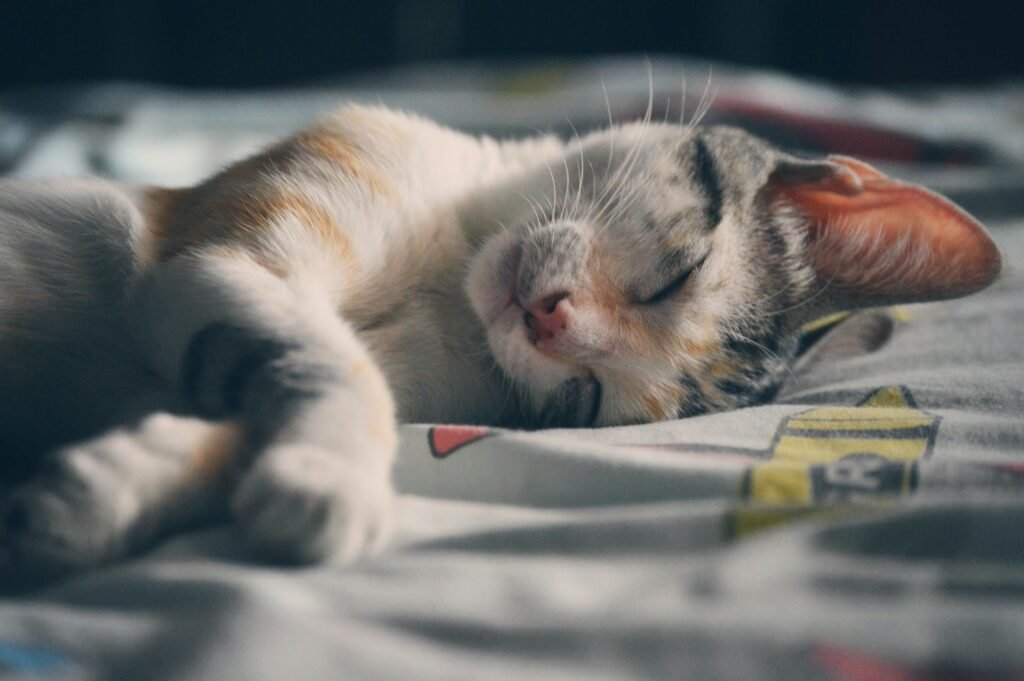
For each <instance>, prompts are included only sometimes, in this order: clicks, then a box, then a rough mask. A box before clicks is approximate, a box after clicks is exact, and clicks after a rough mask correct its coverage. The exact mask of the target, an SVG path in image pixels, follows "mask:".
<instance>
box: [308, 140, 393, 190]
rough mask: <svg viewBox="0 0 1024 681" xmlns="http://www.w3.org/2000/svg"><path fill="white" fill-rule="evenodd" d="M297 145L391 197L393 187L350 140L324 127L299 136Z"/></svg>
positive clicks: (368, 186) (369, 187)
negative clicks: (369, 164)
mask: <svg viewBox="0 0 1024 681" xmlns="http://www.w3.org/2000/svg"><path fill="white" fill-rule="evenodd" d="M295 142H296V144H297V145H298V146H299V147H300V148H301V149H302V150H303V151H306V152H308V153H310V154H312V155H313V156H317V157H319V158H323V159H326V160H327V161H329V162H330V163H331V164H332V165H334V166H337V167H338V168H341V169H343V170H344V171H345V174H346V175H347V176H348V177H351V178H353V179H354V180H356V181H358V182H361V183H363V184H364V185H365V186H366V187H367V188H368V189H369V190H370V191H371V192H373V193H374V194H378V195H381V196H384V197H390V196H391V195H392V193H391V186H390V185H389V184H388V183H387V182H386V181H385V180H384V178H383V177H381V175H380V174H379V173H377V172H374V171H372V170H371V169H370V168H369V167H367V165H366V163H365V162H364V155H363V152H362V151H361V150H360V149H359V147H358V146H356V145H355V144H354V143H353V142H352V141H351V140H348V139H346V138H345V137H343V136H341V135H339V134H337V133H335V132H333V131H331V130H326V129H323V128H314V129H313V130H310V131H308V132H303V133H299V134H298V135H297V136H296V137H295Z"/></svg>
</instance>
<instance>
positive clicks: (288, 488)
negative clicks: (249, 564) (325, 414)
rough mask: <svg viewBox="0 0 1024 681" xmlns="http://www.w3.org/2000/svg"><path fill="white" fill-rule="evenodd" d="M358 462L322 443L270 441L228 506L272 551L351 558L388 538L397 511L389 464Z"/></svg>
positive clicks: (298, 557) (303, 558)
mask: <svg viewBox="0 0 1024 681" xmlns="http://www.w3.org/2000/svg"><path fill="white" fill-rule="evenodd" d="M358 463H359V462H355V463H354V462H352V461H351V460H349V459H347V458H346V457H345V456H344V455H343V454H340V453H337V452H332V451H329V450H326V449H321V448H318V447H311V446H304V445H293V446H284V447H276V448H273V449H270V450H268V451H266V452H263V453H262V454H261V455H260V456H259V459H258V460H257V461H256V463H255V464H254V465H253V467H252V468H251V469H250V470H249V472H248V473H246V475H245V476H244V477H243V478H242V480H241V482H240V483H239V486H238V489H237V490H236V491H235V493H234V496H233V498H232V500H231V507H232V509H233V511H234V514H235V517H236V518H237V519H238V522H239V523H240V525H241V526H242V528H243V530H244V531H245V533H246V535H247V537H248V538H249V540H250V541H251V542H252V543H253V544H254V545H255V547H256V548H257V549H258V550H259V551H260V553H262V554H263V555H264V556H266V557H267V558H270V559H274V560H281V561H287V562H296V563H308V562H313V561H318V560H323V559H333V560H339V561H345V562H348V561H352V560H354V559H355V558H357V557H359V556H360V555H363V554H367V553H374V552H376V551H378V550H379V549H380V548H381V547H382V546H383V545H384V544H385V543H386V541H387V539H388V537H389V536H390V534H391V529H392V524H393V520H394V512H395V509H394V505H395V503H394V502H395V493H394V490H393V488H392V486H391V480H390V476H389V473H388V470H387V469H386V468H384V467H381V466H366V465H363V466H360V465H358ZM361 463H363V464H365V463H366V462H365V461H364V462H361Z"/></svg>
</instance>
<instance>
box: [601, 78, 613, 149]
mask: <svg viewBox="0 0 1024 681" xmlns="http://www.w3.org/2000/svg"><path fill="white" fill-rule="evenodd" d="M601 92H603V93H604V105H605V108H607V109H608V165H609V166H610V165H611V164H612V158H613V157H614V156H615V120H614V118H613V116H612V101H611V99H609V97H608V85H607V84H606V83H605V82H604V76H601Z"/></svg>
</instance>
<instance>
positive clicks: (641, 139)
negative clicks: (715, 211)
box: [577, 122, 778, 180]
mask: <svg viewBox="0 0 1024 681" xmlns="http://www.w3.org/2000/svg"><path fill="white" fill-rule="evenodd" d="M577 144H578V150H579V151H580V153H581V156H582V157H585V158H586V160H587V161H588V162H589V163H590V164H592V167H594V168H606V169H609V170H613V171H616V170H628V172H630V173H633V174H642V173H644V172H645V171H646V172H648V173H651V172H653V173H657V172H659V171H660V172H662V173H668V172H671V171H672V169H676V170H683V171H690V172H691V173H693V172H697V171H700V170H701V168H700V167H699V166H700V165H701V164H702V163H705V162H706V161H707V159H711V161H712V162H713V163H714V164H716V165H717V166H720V170H721V171H722V172H723V174H727V175H729V176H730V177H737V178H744V177H747V176H749V177H750V178H757V177H760V176H761V175H762V174H763V172H764V170H765V168H767V167H768V166H769V165H770V164H771V162H772V160H773V159H774V158H775V157H776V156H777V154H778V151H777V150H776V149H774V148H773V147H771V146H769V145H768V144H766V143H765V142H764V141H762V140H760V139H758V138H757V137H754V136H753V135H751V134H749V133H747V132H746V131H744V130H740V129H739V128H732V127H729V126H712V127H694V126H684V125H675V124H669V123H644V122H637V123H627V124H623V125H618V126H613V127H611V128H607V129H605V130H601V131H598V132H595V133H592V134H590V135H588V136H587V137H586V138H584V139H583V140H581V141H579V142H578V143H577ZM702 157H703V158H702ZM690 179H697V180H699V179H700V178H699V177H698V178H693V176H692V175H691V176H690Z"/></svg>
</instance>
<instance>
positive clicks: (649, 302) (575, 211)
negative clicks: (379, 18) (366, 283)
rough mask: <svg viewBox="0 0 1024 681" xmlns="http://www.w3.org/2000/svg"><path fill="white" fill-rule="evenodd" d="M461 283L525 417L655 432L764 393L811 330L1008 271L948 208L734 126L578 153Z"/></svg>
mask: <svg viewBox="0 0 1024 681" xmlns="http://www.w3.org/2000/svg"><path fill="white" fill-rule="evenodd" d="M524 202H529V203H530V208H529V209H528V210H525V211H524V213H523V215H522V216H520V217H518V218H517V220H516V221H515V223H514V224H510V225H508V229H506V230H504V231H502V232H501V233H499V234H497V235H495V236H493V237H491V238H490V240H489V241H487V242H486V243H485V244H484V245H483V247H482V249H481V250H480V252H479V254H478V255H477V256H476V258H475V260H474V261H473V263H472V266H471V269H470V274H469V277H468V278H467V281H466V289H467V293H468V294H469V298H470V301H471V303H472V305H473V308H474V310H475V312H476V313H477V315H478V316H479V317H480V319H481V321H482V322H483V324H484V327H485V329H486V333H487V338H488V342H489V344H490V346H491V351H492V353H493V355H494V358H495V360H496V361H497V363H498V365H499V366H500V368H501V370H502V371H503V372H504V374H506V375H507V377H508V378H509V379H510V381H511V382H512V384H513V385H514V386H515V388H516V390H517V392H518V393H519V395H520V398H521V399H520V402H521V404H522V405H523V409H524V411H525V413H526V418H527V421H530V422H534V423H537V424H541V425H562V426H586V425H610V424H621V423H636V422H646V421H655V420H662V419H669V418H676V417H682V416H690V415H695V414H700V413H704V412H708V411H716V410H721V409H729V408H735V407H740V406H744V405H749V404H754V403H758V402H762V401H765V400H767V399H770V398H771V397H772V396H773V395H774V394H775V392H776V391H777V390H778V388H779V387H780V385H781V383H782V382H783V380H784V378H785V376H786V372H787V371H788V365H789V363H790V361H791V359H792V355H793V353H794V350H795V344H796V341H795V332H796V330H797V329H798V328H799V327H800V325H801V324H802V323H804V322H805V321H807V320H808V319H810V318H812V317H814V316H817V315H821V314H824V313H827V312H829V311H833V310H838V309H851V308H855V307H864V306H869V305H880V304H890V303H896V302H911V301H924V300H935V299H941V298H949V297H954V296H960V295H966V294H968V293H971V292H974V291H977V290H980V289H981V288H984V287H985V286H987V285H988V284H989V283H990V282H991V281H992V280H993V279H994V278H995V277H996V275H997V274H998V273H999V270H1000V257H999V252H998V250H997V249H996V247H995V245H994V244H993V243H992V241H991V239H990V238H989V236H988V234H987V233H986V232H985V230H984V229H983V228H982V227H981V225H979V224H978V223H977V222H976V221H975V220H974V219H973V218H971V217H970V216H968V215H967V214H966V213H964V212H963V211H962V210H960V209H959V208H958V207H956V206H955V205H953V204H952V203H950V202H949V201H947V200H945V199H943V198H942V197H939V196H937V195H935V194H933V193H931V192H928V191H926V190H924V189H922V188H920V187H917V186H914V185H909V184H904V183H900V182H897V181H894V180H891V179H889V178H887V177H885V176H884V175H882V174H881V173H879V172H878V171H876V170H875V169H873V168H871V167H870V166H868V165H866V164H863V163H861V162H858V161H855V160H853V159H849V158H845V157H829V158H828V159H826V160H821V161H807V160H801V159H798V158H796V157H793V156H791V155H788V154H785V153H783V152H781V151H779V150H777V149H775V148H773V147H771V146H770V145H768V144H767V143H765V142H763V141H761V140H759V139H757V138H755V137H753V136H751V135H749V134H747V133H745V132H742V131H740V130H736V129H732V128H722V127H713V128H704V129H701V128H687V127H682V126H674V125H664V124H654V125H645V124H635V125H629V126H624V127H619V128H615V129H612V130H607V131H604V132H601V133H595V134H592V135H590V136H588V137H585V138H584V139H583V140H581V141H577V142H576V143H574V144H572V145H569V148H568V150H567V153H566V156H565V158H564V159H560V160H559V161H558V162H557V163H555V164H552V165H551V166H550V168H546V169H544V171H543V173H542V176H541V177H539V178H535V185H534V187H533V189H532V191H530V192H528V195H527V196H524Z"/></svg>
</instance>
